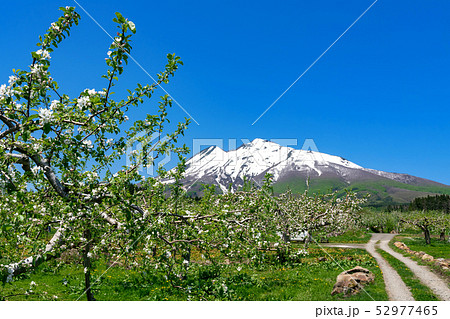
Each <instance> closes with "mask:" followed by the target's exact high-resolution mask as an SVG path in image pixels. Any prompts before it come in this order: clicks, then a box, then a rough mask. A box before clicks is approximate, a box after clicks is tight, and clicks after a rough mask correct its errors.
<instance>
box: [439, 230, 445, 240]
mask: <svg viewBox="0 0 450 319" xmlns="http://www.w3.org/2000/svg"><path fill="white" fill-rule="evenodd" d="M445 239H446V238H445V230H443V231H441V233H440V235H439V240H442V241H445Z"/></svg>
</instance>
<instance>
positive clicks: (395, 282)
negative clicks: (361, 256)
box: [366, 234, 414, 301]
mask: <svg viewBox="0 0 450 319" xmlns="http://www.w3.org/2000/svg"><path fill="white" fill-rule="evenodd" d="M378 235H385V236H383V240H384V239H386V240H387V241H388V242H389V240H391V239H392V238H393V237H394V236H395V235H393V234H373V235H372V238H371V239H370V240H369V242H368V243H367V244H366V249H367V251H368V252H369V253H370V254H371V255H372V256H373V257H374V258H375V259H376V261H377V263H378V266H380V269H381V271H382V272H383V279H384V284H385V285H386V292H387V294H388V296H389V300H396V301H397V300H398V301H406V300H408V301H411V300H414V298H413V296H412V294H411V291H410V290H409V289H408V286H406V284H405V283H404V282H403V280H402V278H401V277H400V275H399V274H398V273H397V272H396V271H395V269H394V268H392V267H391V265H389V264H388V262H387V261H386V260H385V259H384V258H383V257H381V255H380V254H379V253H377V251H376V249H375V244H376V242H377V241H378V240H381V239H380V237H379V236H378Z"/></svg>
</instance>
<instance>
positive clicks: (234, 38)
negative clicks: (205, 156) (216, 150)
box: [0, 0, 450, 184]
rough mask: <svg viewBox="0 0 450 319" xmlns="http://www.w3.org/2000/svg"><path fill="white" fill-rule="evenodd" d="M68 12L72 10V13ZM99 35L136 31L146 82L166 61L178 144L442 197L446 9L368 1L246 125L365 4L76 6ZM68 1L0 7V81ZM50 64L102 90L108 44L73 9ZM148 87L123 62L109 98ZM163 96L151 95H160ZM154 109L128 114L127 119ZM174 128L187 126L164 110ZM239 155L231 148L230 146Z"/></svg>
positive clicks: (447, 175)
mask: <svg viewBox="0 0 450 319" xmlns="http://www.w3.org/2000/svg"><path fill="white" fill-rule="evenodd" d="M77 1H78V0H77ZM78 2H79V3H80V4H81V5H82V6H83V7H84V8H85V9H86V10H87V11H88V12H89V13H90V14H91V15H92V16H93V17H94V18H95V19H97V21H98V22H99V23H100V24H101V25H102V26H103V27H104V28H105V29H106V30H107V31H108V32H111V33H113V34H114V33H115V32H116V31H115V26H114V24H113V22H112V19H113V17H114V12H116V11H119V12H121V13H122V14H123V15H124V16H125V17H128V18H129V19H130V20H132V21H133V22H135V24H136V27H137V34H136V35H135V37H134V38H133V47H134V51H133V52H132V54H133V56H134V58H135V59H136V60H138V61H139V63H140V64H141V65H142V66H143V67H144V68H145V69H146V70H147V71H148V72H149V73H151V74H153V75H154V74H156V73H157V72H159V71H160V70H161V69H162V67H163V65H164V63H165V55H166V54H167V53H169V52H175V53H176V54H177V55H179V56H181V58H182V60H183V62H184V63H185V65H184V66H183V67H182V68H181V69H180V70H179V71H178V73H177V74H176V76H175V78H173V80H172V82H171V84H169V85H168V86H167V87H166V89H167V90H168V92H169V93H170V94H171V95H173V97H174V98H175V99H176V100H177V101H178V102H179V103H180V104H181V105H182V106H183V107H184V108H185V109H186V110H187V111H188V112H189V113H190V114H191V115H192V116H193V117H194V119H195V120H196V121H197V122H198V123H199V124H200V125H196V124H195V123H194V122H193V123H192V124H191V125H190V128H189V129H188V132H187V134H186V136H185V138H183V140H182V141H183V142H185V143H186V144H187V145H188V146H190V147H192V141H193V139H204V138H210V139H212V138H220V139H224V140H225V149H227V142H226V141H227V140H228V139H238V140H240V139H250V140H252V139H254V138H256V137H260V138H265V139H283V138H286V139H298V141H299V146H297V148H300V147H301V146H302V144H303V141H304V140H305V139H307V138H312V139H314V141H315V143H316V145H317V147H318V149H319V150H320V151H321V152H324V153H329V154H333V155H339V156H342V157H345V158H347V159H348V160H350V161H352V162H355V163H357V164H359V165H362V166H364V167H368V168H374V169H379V170H384V171H391V172H400V173H408V174H412V175H416V176H420V177H424V178H428V179H432V180H436V181H439V182H442V183H445V184H450V170H449V169H448V166H449V164H450V147H449V141H450V126H449V125H448V120H449V116H450V109H449V107H448V106H449V100H450V90H449V88H448V86H449V84H450V62H449V61H450V59H449V56H450V41H449V40H450V39H449V35H450V24H449V23H448V12H450V2H449V1H445V0H440V1H438V0H428V1H418V0H399V1H387V0H379V1H378V2H377V3H376V4H375V5H374V6H373V7H372V8H371V10H369V11H368V12H367V14H366V15H365V16H364V17H362V18H361V20H359V21H358V22H357V23H356V24H355V25H354V26H353V27H352V28H351V29H350V30H349V31H348V32H347V33H346V34H345V35H344V36H343V37H342V38H341V39H340V40H339V41H338V42H337V43H336V44H335V45H334V46H333V47H332V48H331V49H330V50H329V51H328V52H327V53H326V54H325V55H324V56H323V57H322V59H320V60H319V61H318V62H317V63H316V64H315V65H314V66H313V67H312V68H311V69H310V70H309V72H308V73H306V74H305V75H304V76H303V77H302V78H301V80H300V81H299V82H297V83H296V84H295V85H294V86H293V87H292V88H291V89H290V91H288V92H287V93H286V94H285V95H284V96H283V97H282V98H281V99H280V100H279V101H278V102H277V103H276V104H275V105H274V106H273V107H272V108H271V109H270V110H269V111H268V112H267V113H266V114H265V115H264V116H263V117H261V119H260V120H259V121H258V122H257V123H256V124H254V125H252V123H253V122H254V121H255V120H256V119H257V118H258V117H259V116H260V115H261V113H262V112H263V111H264V110H265V109H266V108H267V107H268V106H269V105H270V104H272V102H273V101H274V100H275V99H276V98H277V97H279V95H280V94H281V93H282V92H283V91H284V90H285V89H286V88H287V87H289V85H291V84H292V82H293V81H294V80H295V79H296V78H297V77H298V76H299V75H300V74H302V73H303V72H304V71H305V69H306V68H307V67H308V66H309V65H310V64H311V63H312V62H313V61H314V60H315V59H316V58H317V57H319V56H320V54H322V53H323V52H324V50H325V49H326V48H327V47H328V46H329V45H330V44H331V43H332V42H333V41H335V40H336V39H337V38H338V36H339V35H340V34H341V33H342V32H343V31H344V30H345V29H346V28H347V27H348V26H349V25H350V24H351V23H352V22H353V21H354V20H355V19H356V18H357V17H358V16H359V15H360V14H361V13H362V12H363V11H364V10H366V9H367V7H369V5H370V4H371V3H372V2H373V0H369V1H366V0H354V1H350V0H345V1H338V0H316V1H298V0H297V1H277V2H274V1H242V0H241V1H158V2H155V1H115V0H111V1H86V0H79V1H78ZM66 5H74V6H76V7H78V6H77V5H76V4H75V3H74V1H72V0H67V1H56V0H55V1H53V0H47V1H39V2H38V1H8V2H5V1H3V2H2V4H1V5H0V8H1V10H0V18H1V19H0V21H1V22H0V23H1V25H2V50H0V58H1V61H2V63H1V65H0V77H1V79H3V80H1V81H0V82H2V83H6V82H7V80H8V76H9V75H10V74H11V70H12V69H13V68H16V69H18V68H21V69H25V68H27V66H28V65H29V64H30V53H29V52H30V51H32V50H36V48H35V44H36V42H37V37H38V35H39V34H42V33H44V32H45V30H46V29H47V28H48V26H49V24H50V23H51V22H52V21H54V20H56V19H57V18H58V16H59V11H58V10H57V9H58V7H60V6H66ZM77 11H78V12H79V13H80V14H81V16H82V19H81V21H80V25H79V26H78V27H76V28H74V29H73V31H72V36H71V37H70V38H69V39H68V40H66V41H65V42H63V44H62V45H61V46H60V49H58V50H57V51H55V52H54V53H53V54H52V70H51V71H52V75H53V77H54V78H55V79H56V80H57V81H58V82H59V83H60V86H61V88H62V89H63V91H65V92H67V93H68V94H71V95H72V96H74V95H77V94H78V92H79V91H80V90H83V89H85V88H97V89H100V88H102V87H105V86H106V84H105V83H104V80H103V79H101V78H100V75H101V74H103V72H104V71H105V64H104V58H105V54H106V51H107V50H108V46H109V44H110V43H111V40H110V39H109V38H108V36H107V35H106V34H105V33H104V32H103V31H102V30H101V29H100V28H99V27H98V26H97V25H96V24H95V23H94V22H93V21H92V20H91V19H90V18H89V17H88V16H87V15H86V14H85V13H84V12H83V11H82V10H81V9H80V8H77ZM137 82H139V83H142V84H144V83H149V82H151V80H150V79H149V78H148V77H147V75H146V74H145V73H144V72H143V71H142V70H141V69H139V67H137V66H136V65H135V64H133V62H130V64H129V66H128V68H127V70H126V72H125V74H124V76H123V77H122V79H121V82H120V84H119V85H118V86H117V87H116V88H115V91H116V92H117V96H120V95H121V92H123V90H124V89H126V88H133V87H134V86H135V83H137ZM162 93H163V92H161V94H162ZM156 103H157V99H155V100H153V101H152V102H149V103H146V104H145V105H144V106H143V107H142V108H140V109H137V110H133V111H132V113H131V115H130V118H131V119H132V120H133V119H139V118H142V117H143V116H145V114H146V113H151V112H153V110H155V106H156ZM170 114H171V119H172V121H173V122H177V121H179V120H182V119H183V118H184V117H185V116H186V114H185V113H184V112H183V111H182V110H181V109H180V108H179V107H178V106H176V105H174V107H173V108H172V110H171V112H170ZM238 145H239V143H238Z"/></svg>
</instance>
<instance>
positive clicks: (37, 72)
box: [30, 64, 45, 78]
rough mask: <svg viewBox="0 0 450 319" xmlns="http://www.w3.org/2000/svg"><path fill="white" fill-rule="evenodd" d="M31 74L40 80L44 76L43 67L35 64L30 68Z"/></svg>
mask: <svg viewBox="0 0 450 319" xmlns="http://www.w3.org/2000/svg"><path fill="white" fill-rule="evenodd" d="M30 70H31V74H35V75H36V76H37V77H38V78H40V77H41V76H42V75H43V74H45V71H44V66H43V65H42V64H35V65H32V66H30Z"/></svg>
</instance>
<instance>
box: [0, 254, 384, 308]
mask: <svg viewBox="0 0 450 319" xmlns="http://www.w3.org/2000/svg"><path fill="white" fill-rule="evenodd" d="M309 251H310V253H309V255H307V256H305V257H304V258H302V260H301V262H300V263H297V264H291V265H279V264H278V265H262V266H258V267H253V268H250V266H249V265H246V264H240V265H238V264H233V265H223V266H222V267H221V269H220V272H216V271H215V270H211V269H212V268H211V267H208V266H202V267H199V266H198V265H196V264H192V267H197V268H199V272H198V273H197V274H196V275H195V274H194V275H192V276H191V277H188V279H187V282H186V285H188V286H189V287H190V289H192V291H197V292H200V293H198V294H194V293H192V294H189V292H187V291H184V290H180V289H178V288H173V287H172V286H171V285H170V283H169V282H168V281H167V280H165V278H164V277H163V276H162V275H161V274H158V273H156V272H155V271H151V270H149V272H148V273H144V272H141V271H139V272H138V271H134V270H130V269H126V268H123V267H113V268H111V269H110V270H109V271H108V272H106V274H104V275H103V276H102V278H101V279H100V280H99V281H98V282H97V283H96V284H95V285H94V288H93V291H94V295H95V297H96V299H97V300H199V299H206V300H335V301H338V300H372V299H371V297H370V296H369V295H367V294H366V293H365V292H364V291H361V292H360V293H359V294H357V295H354V296H351V297H348V298H344V297H343V296H342V295H335V296H331V291H332V289H333V285H334V283H335V281H336V277H337V275H338V274H339V273H341V272H342V271H343V270H342V269H341V268H340V266H339V265H341V266H342V267H343V268H344V269H345V270H348V269H350V268H353V267H354V266H357V265H360V266H362V267H365V268H368V269H369V270H370V271H372V272H373V273H374V274H375V278H376V279H375V283H372V284H369V285H368V286H366V287H365V289H366V291H367V292H368V293H369V294H370V295H371V296H372V297H373V298H374V299H375V300H388V297H387V294H386V292H385V287H384V282H383V279H382V278H383V277H382V274H381V271H380V269H379V268H378V266H377V264H376V261H375V260H374V259H373V258H372V257H371V256H370V255H369V254H368V253H367V252H366V251H365V250H356V249H340V248H327V252H328V253H329V254H330V255H331V256H332V257H333V258H334V259H335V260H336V261H337V262H338V264H339V265H338V264H336V263H335V262H334V261H333V260H332V259H331V258H330V257H329V256H327V255H326V254H325V253H324V252H323V251H322V250H321V249H319V248H310V250H309ZM324 256H325V257H326V260H325V261H319V257H324ZM97 263H98V264H99V265H98V269H97V270H96V271H95V272H94V273H93V277H94V280H95V279H96V278H99V274H102V273H103V271H104V270H105V269H106V265H105V264H103V263H102V262H97ZM55 265H56V262H49V263H48V264H45V265H44V264H43V265H41V266H40V267H38V268H37V269H36V270H35V271H34V272H33V273H31V274H29V275H24V276H22V277H21V278H20V279H18V280H16V281H13V282H12V283H8V284H6V285H4V286H0V287H1V288H0V295H1V296H3V297H4V298H3V299H6V300H55V299H56V298H54V297H53V296H57V299H58V300H77V298H79V297H80V295H82V293H83V288H84V287H83V278H84V274H83V268H82V266H81V265H79V264H78V265H74V264H69V265H66V264H63V265H60V267H58V268H57V269H55ZM239 267H240V268H239ZM200 269H201V270H200ZM32 281H34V282H36V284H37V286H35V287H33V288H32V290H33V292H32V293H29V294H28V295H25V293H26V291H27V290H29V289H30V283H31V282H32ZM222 284H224V285H226V287H227V291H223V288H221V287H222V286H221V285H222ZM11 295H15V296H11ZM200 295H201V297H199V296H200ZM5 296H9V297H5ZM80 300H85V296H82V297H81V299H80Z"/></svg>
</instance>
